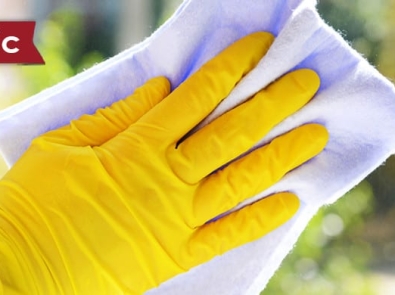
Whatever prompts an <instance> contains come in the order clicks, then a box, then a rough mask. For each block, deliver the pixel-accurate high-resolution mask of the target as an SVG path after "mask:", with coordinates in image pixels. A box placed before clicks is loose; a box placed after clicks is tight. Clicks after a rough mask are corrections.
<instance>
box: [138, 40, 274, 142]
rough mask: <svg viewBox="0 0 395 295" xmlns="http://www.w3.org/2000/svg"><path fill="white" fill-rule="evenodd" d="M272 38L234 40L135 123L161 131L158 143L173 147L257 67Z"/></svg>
mask: <svg viewBox="0 0 395 295" xmlns="http://www.w3.org/2000/svg"><path fill="white" fill-rule="evenodd" d="M273 38H274V37H273V36H272V35H271V34H270V33H265V32H257V33H253V34H250V35H248V36H246V37H244V38H242V39H240V40H238V41H236V42H235V43H233V44H232V45H230V46H229V47H227V48H226V49H225V50H224V51H222V52H221V53H219V54H218V55H217V56H216V57H214V58H213V59H211V60H210V61H208V62H207V63H206V64H204V65H203V66H202V67H201V68H200V69H199V70H198V71H197V72H196V73H194V74H192V75H191V77H189V78H188V79H187V80H185V81H184V82H183V83H182V84H181V85H180V86H178V87H177V88H176V89H175V90H174V91H173V92H172V93H171V94H170V95H169V97H167V98H166V100H164V101H163V102H161V103H160V104H159V105H158V106H157V107H155V108H154V109H153V110H152V111H151V112H149V113H147V114H146V115H145V116H144V118H142V119H141V120H140V121H139V122H137V124H139V123H141V124H140V125H141V126H158V127H160V129H161V130H163V132H162V133H163V139H160V141H167V142H169V143H174V144H175V143H176V142H177V141H178V140H180V139H181V138H182V137H183V136H184V135H185V134H186V133H187V132H188V131H190V130H191V129H192V128H193V127H194V126H195V125H197V124H198V123H199V122H200V121H201V120H203V119H204V118H205V117H206V116H207V115H208V114H209V113H210V112H211V111H212V110H213V109H214V108H215V107H216V106H217V105H218V104H219V103H220V102H221V101H222V100H223V99H224V98H225V97H226V96H227V95H228V94H229V93H230V91H231V90H232V89H233V88H234V86H235V85H236V84H237V83H238V81H239V80H240V79H241V78H242V77H243V76H244V75H246V74H247V73H248V72H249V71H250V70H252V69H253V68H254V67H255V66H256V65H257V63H258V62H259V60H260V59H261V58H262V57H263V56H264V54H265V53H266V52H267V50H268V49H269V47H270V45H271V43H272V42H273Z"/></svg>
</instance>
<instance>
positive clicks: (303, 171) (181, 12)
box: [0, 0, 395, 295]
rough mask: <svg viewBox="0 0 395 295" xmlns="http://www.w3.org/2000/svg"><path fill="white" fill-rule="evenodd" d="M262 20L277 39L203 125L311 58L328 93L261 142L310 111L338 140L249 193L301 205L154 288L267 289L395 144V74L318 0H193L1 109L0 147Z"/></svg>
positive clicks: (8, 152)
mask: <svg viewBox="0 0 395 295" xmlns="http://www.w3.org/2000/svg"><path fill="white" fill-rule="evenodd" d="M254 31H269V32H271V33H273V34H274V35H275V36H276V40H275V42H274V44H273V45H272V47H271V48H270V50H269V52H268V54H267V55H266V56H265V57H264V58H263V59H262V60H261V62H260V63H259V65H258V66H257V67H256V68H255V69H254V70H253V71H252V72H251V73H249V74H248V75H247V76H246V77H245V78H244V79H243V80H242V81H241V82H240V83H239V84H238V85H237V87H236V88H235V89H234V91H233V92H232V93H231V94H230V96H229V97H228V98H226V99H225V100H224V102H223V103H221V104H220V105H219V107H218V108H217V109H216V110H215V111H214V112H213V113H212V114H211V115H210V116H209V117H208V118H207V119H206V120H205V121H204V122H202V124H201V125H200V126H199V127H201V126H203V125H205V124H207V123H208V122H210V121H211V120H212V119H214V118H216V117H217V116H219V115H220V114H222V113H223V112H225V111H226V110H228V109H230V108H232V107H234V106H235V105H237V104H239V103H241V102H242V101H244V100H246V99H248V98H249V97H250V96H251V95H252V94H253V93H255V92H256V91H257V90H259V89H262V88H263V87H265V86H267V85H268V84H270V83H271V82H272V81H274V80H275V79H277V78H278V77H280V76H282V75H283V74H285V73H286V72H288V71H291V70H293V69H297V68H304V67H306V68H311V69H314V70H315V71H317V72H318V74H319V75H320V77H321V81H322V83H321V87H320V90H319V92H318V94H317V95H316V97H315V98H314V99H313V100H312V101H311V102H310V103H309V104H308V105H307V106H306V107H304V108H303V109H302V110H300V111H299V112H297V113H296V114H295V115H293V116H291V117H289V118H287V119H286V120H285V121H283V122H282V123H281V124H279V125H278V126H276V128H275V129H274V130H273V131H272V132H271V133H270V134H269V135H268V136H266V137H265V138H263V139H262V140H261V142H260V143H259V145H261V144H263V143H265V142H268V141H270V140H271V139H272V138H274V137H276V136H278V135H280V134H282V133H284V132H287V131H289V130H290V129H293V128H295V127H297V126H300V125H303V124H306V123H311V122H317V123H320V124H323V125H325V126H326V127H327V129H328V130H329V133H330V137H331V138H330V141H329V143H328V146H327V147H326V149H325V150H324V152H323V153H321V154H320V155H319V156H318V157H316V158H314V159H313V160H311V161H309V162H308V163H307V164H305V165H303V166H301V167H300V168H298V169H295V170H294V171H292V172H291V173H289V174H288V175H286V177H285V178H284V179H283V180H281V181H280V182H279V183H277V184H276V185H274V186H273V187H271V188H269V189H268V190H266V191H264V192H262V193H260V194H258V195H257V196H254V197H252V198H251V199H250V200H248V201H247V202H245V203H243V204H240V206H243V205H245V204H247V203H249V202H253V201H254V200H256V199H259V198H262V197H264V196H267V195H270V194H272V193H274V192H279V191H292V192H294V193H296V194H297V195H298V196H299V197H300V198H301V202H302V205H301V208H300V210H299V211H298V213H297V215H296V216H295V217H294V218H293V219H292V220H291V221H290V222H288V223H287V224H285V225H284V226H282V227H281V228H279V229H277V230H275V231H274V232H272V233H270V234H269V235H267V236H265V237H263V238H262V239H260V240H258V241H256V242H253V243H250V244H248V245H245V246H242V247H239V248H237V249H234V250H232V251H230V252H228V253H226V254H224V255H222V256H219V257H216V258H214V259H213V260H211V261H209V262H208V263H206V264H203V265H200V266H197V267H195V268H194V269H192V270H190V271H189V272H187V273H185V274H182V275H179V276H177V277H175V278H173V279H171V280H169V281H167V282H165V283H163V284H162V285H161V286H159V287H158V288H156V289H152V290H150V291H148V292H147V294H149V295H159V294H160V295H163V294H165V295H167V294H168V295H177V294H180V295H181V294H228V295H231V294H234V295H239V294H259V292H260V291H261V290H262V289H263V288H264V286H265V285H266V284H267V282H268V280H269V279H270V277H271V276H272V275H273V273H274V272H275V270H276V269H277V268H278V266H279V265H280V263H281V261H282V260H283V258H284V257H285V256H286V255H287V253H288V252H289V251H290V250H291V248H292V246H293V245H294V243H295V242H296V240H297V238H298V236H299V235H300V234H301V232H302V231H303V229H304V228H305V227H306V225H307V223H308V222H309V220H310V219H311V217H312V216H313V215H314V214H315V213H316V212H317V210H318V209H319V208H320V206H322V205H324V204H327V203H331V202H334V201H335V200H337V199H338V198H339V197H341V196H342V195H343V194H344V193H346V192H347V191H348V190H350V189H351V188H352V187H353V186H355V185H356V184H357V183H358V182H360V181H361V180H362V179H364V178H365V177H366V176H367V175H368V174H369V173H370V172H371V171H373V170H374V169H375V168H376V167H377V166H379V165H380V164H381V163H382V162H383V161H385V159H386V158H388V157H389V156H390V155H391V154H392V153H393V152H394V150H395V136H393V135H392V134H393V132H394V130H395V89H394V86H393V85H392V84H391V83H390V82H389V81H387V80H386V79H385V78H384V77H383V76H382V75H381V74H380V73H379V72H378V71H377V70H376V69H374V68H373V67H372V66H371V65H369V64H368V62H367V61H366V60H364V59H363V58H362V57H361V56H360V55H359V54H358V53H357V52H355V51H354V50H353V49H352V48H350V47H349V45H348V44H347V42H345V41H344V40H343V39H342V37H341V36H340V35H339V34H338V33H336V32H335V31H334V30H333V29H332V28H330V27H329V26H328V25H326V24H325V22H324V21H323V20H322V19H321V18H320V16H319V15H318V13H317V12H316V9H315V1H303V0H226V1H224V0H186V1H184V2H183V4H182V5H181V6H180V7H179V9H178V10H177V11H176V12H175V14H174V15H173V16H172V17H171V18H170V19H169V20H168V21H167V22H166V23H165V24H164V25H163V26H162V27H160V28H159V29H158V30H157V31H156V32H155V33H154V34H153V35H152V36H151V37H149V38H147V39H146V40H144V41H143V42H141V43H140V44H137V45H136V46H134V47H132V48H131V49H129V50H126V51H125V52H122V53H120V54H119V55H117V56H115V57H113V58H111V59H109V60H107V61H105V62H103V63H101V64H99V65H97V66H95V67H93V68H91V69H89V70H87V71H86V72H83V73H81V74H79V75H77V76H75V77H73V78H71V79H69V80H67V81H65V82H62V83H60V84H58V85H56V86H54V87H52V88H49V89H47V90H45V91H43V92H42V93H39V94H38V95H35V96H33V97H31V98H30V99H28V100H26V101H24V102H22V103H20V104H17V105H15V106H13V107H11V108H9V109H6V110H4V111H2V112H1V113H0V152H1V153H2V155H3V156H4V158H5V159H6V161H7V163H8V164H9V165H12V164H13V163H14V162H15V161H16V160H17V159H18V158H19V157H20V155H21V154H22V153H23V152H24V150H25V149H26V148H27V146H28V145H29V142H30V141H31V140H32V139H33V138H34V137H36V136H38V135H40V134H42V133H43V132H45V131H47V130H51V129H54V128H57V127H59V126H62V125H64V124H67V123H68V122H69V121H70V120H71V119H73V118H77V117H79V116H80V115H82V114H84V113H93V112H94V111H95V110H96V109H97V108H99V107H103V106H106V105H109V104H110V103H111V102H113V101H116V100H118V99H121V98H123V97H125V96H126V95H128V94H129V93H131V92H132V91H133V90H134V89H135V88H136V87H138V86H140V85H141V84H143V83H144V81H146V80H147V79H149V78H151V77H154V76H158V75H164V76H166V77H168V78H169V79H170V81H171V82H172V86H173V87H176V86H177V85H178V84H179V83H181V82H182V81H183V80H184V79H185V78H186V77H188V76H189V75H190V74H191V73H193V72H194V71H196V70H197V69H198V68H199V67H200V66H201V65H202V64H203V63H204V62H205V61H207V60H208V59H210V58H211V57H213V56H214V55H215V54H217V53H218V52H219V51H220V50H222V49H223V48H225V47H226V46H227V45H229V44H230V43H232V42H233V41H235V40H236V39H238V38H240V37H242V36H244V35H246V34H248V33H250V32H254ZM264 115H265V114H262V116H264ZM199 127H198V128H199ZM323 188H324V189H323Z"/></svg>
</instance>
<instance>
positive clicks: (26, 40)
mask: <svg viewBox="0 0 395 295" xmlns="http://www.w3.org/2000/svg"><path fill="white" fill-rule="evenodd" d="M35 26H36V22H34V21H0V63H15V64H45V62H44V59H43V58H42V57H41V55H40V53H39V52H38V50H37V48H36V47H35V46H34V44H33V36H34V28H35Z"/></svg>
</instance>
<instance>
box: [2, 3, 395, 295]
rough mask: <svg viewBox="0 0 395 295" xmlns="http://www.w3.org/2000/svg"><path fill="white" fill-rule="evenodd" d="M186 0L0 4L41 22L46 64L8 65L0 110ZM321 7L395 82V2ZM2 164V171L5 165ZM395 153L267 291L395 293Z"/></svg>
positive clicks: (140, 34)
mask: <svg viewBox="0 0 395 295" xmlns="http://www.w3.org/2000/svg"><path fill="white" fill-rule="evenodd" d="M181 2H182V1H181V0H118V1H110V0H68V1H61V0H29V1H28V0H13V1H9V0H0V19H1V20H18V19H19V20H26V19H29V20H36V21H37V28H36V36H35V37H36V40H35V43H36V45H37V47H38V48H39V51H40V52H41V54H42V55H43V57H44V59H45V61H46V65H45V66H16V65H0V109H3V108H6V107H7V106H10V105H12V104H15V103H17V102H18V101H21V100H23V99H25V98H27V97H29V96H31V95H33V94H35V93H37V92H39V91H41V90H42V89H45V88H47V87H49V86H51V85H54V84H56V83H58V82H60V81H62V80H64V79H66V78H68V77H71V76H73V75H75V74H76V73H78V72H81V71H83V70H85V69H87V68H89V67H91V66H92V65H94V64H95V63H98V62H100V61H102V60H104V59H106V58H108V57H111V56H113V55H114V54H116V53H118V52H120V51H122V50H124V49H126V48H128V47H130V46H131V45H133V44H134V43H137V42H139V41H141V40H143V39H144V38H145V37H147V36H149V35H150V34H151V32H152V31H154V30H155V29H156V28H157V27H158V26H159V25H160V24H162V23H163V22H164V21H165V20H166V19H167V18H168V17H169V16H170V15H171V14H172V13H173V12H174V10H175V9H176V7H177V6H178V5H179V4H180V3H181ZM318 11H319V13H320V14H321V15H322V17H323V19H325V20H326V21H327V22H328V23H329V24H330V25H332V26H333V27H334V28H335V29H336V30H338V31H339V32H340V33H341V35H342V36H343V37H344V38H345V39H346V40H348V41H349V43H350V45H351V46H353V47H354V48H355V49H357V50H358V51H359V52H360V53H361V54H362V55H364V56H365V57H366V58H367V59H368V60H369V61H370V62H371V64H373V65H375V66H376V67H377V69H378V70H379V71H380V72H381V73H382V74H383V75H385V76H386V77H388V79H390V80H392V81H394V80H395V54H394V48H395V0H373V1H372V0H347V1H343V0H321V1H319V3H318ZM1 161H2V160H0V176H1V175H3V174H4V173H5V172H6V166H5V164H4V163H3V162H1ZM394 179H395V158H394V157H392V158H390V159H389V160H388V161H387V162H386V163H385V164H383V165H382V166H381V167H380V168H379V169H377V170H376V171H375V172H374V173H372V174H371V175H370V176H369V177H368V178H367V179H366V180H365V181H363V182H362V183H361V184H360V185H358V186H357V187H355V188H354V189H353V190H352V191H350V192H349V193H348V194H347V195H345V196H344V197H343V198H342V199H340V200H339V201H338V202H337V203H335V204H333V205H331V206H327V207H325V208H323V209H321V210H320V211H319V213H318V214H317V216H316V217H315V218H314V219H313V220H312V221H311V223H310V224H309V226H308V228H307V229H306V230H305V232H304V233H303V235H302V236H301V237H300V239H299V241H298V243H297V245H296V246H295V248H294V250H293V251H292V253H290V254H289V255H288V257H287V258H286V259H285V260H284V262H283V264H282V266H281V268H280V269H279V270H278V271H277V273H276V274H275V276H274V277H273V278H272V280H271V281H270V283H269V285H268V286H267V287H266V289H265V290H264V291H263V292H262V294H261V295H269V294H271V295H272V294H275V295H281V294H291V295H293V294H296V295H298V294H300V295H302V294H303V295H310V294H320V295H355V294H358V295H373V294H377V295H383V294H385V295H391V294H395V228H394V225H395V181H394Z"/></svg>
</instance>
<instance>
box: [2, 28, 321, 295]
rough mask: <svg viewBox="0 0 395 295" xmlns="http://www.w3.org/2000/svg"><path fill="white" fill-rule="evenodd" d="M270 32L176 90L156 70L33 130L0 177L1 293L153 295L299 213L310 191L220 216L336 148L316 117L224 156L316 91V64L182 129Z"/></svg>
mask: <svg viewBox="0 0 395 295" xmlns="http://www.w3.org/2000/svg"><path fill="white" fill-rule="evenodd" d="M272 40H273V37H272V36H271V35H270V34H267V33H254V34H252V35H249V36H247V37H245V38H243V39H241V40H240V41H238V42H236V43H234V44H233V45H231V46H230V47H229V48H227V49H226V50H224V51H223V52H222V53H220V54H219V55H218V56H217V57H215V58H214V59H213V60H211V61H209V62H208V63H207V64H205V65H204V66H203V67H202V68H201V69H200V70H199V71H198V72H196V73H195V74H193V75H192V76H191V77H190V78H189V79H187V80H186V81H185V82H184V83H183V84H181V85H180V86H179V87H178V88H177V89H175V90H174V91H173V92H172V93H170V85H169V82H168V81H167V80H166V79H165V78H163V77H159V78H155V79H152V80H150V81H148V82H147V83H146V84H145V85H144V86H142V87H141V88H139V89H138V90H136V92H135V93H134V94H133V95H132V96H130V97H128V98H126V99H125V100H123V101H119V102H117V103H115V104H113V105H112V106H111V107H109V108H106V109H102V110H99V111H97V113H96V114H94V115H91V116H88V115H86V116H83V117H82V118H80V119H79V120H76V121H73V122H71V124H70V125H69V126H66V127H63V128H61V129H58V130H55V131H51V132H49V133H47V134H45V135H43V136H41V137H39V138H37V139H35V140H34V141H33V143H32V145H31V146H30V148H29V149H28V151H27V152H26V153H25V154H24V155H23V156H22V158H21V159H20V160H19V161H18V162H17V163H16V164H15V165H14V167H13V168H12V169H11V170H10V171H9V173H7V174H6V176H5V177H4V178H3V179H2V181H1V182H0V261H1V265H0V280H1V282H2V288H3V292H4V293H5V294H28V295H33V294H79V295H81V294H95V295H98V294H142V293H144V292H145V291H146V290H149V289H151V288H153V287H156V286H158V285H159V284H160V283H161V282H164V281H165V280H167V279H169V278H171V277H173V276H175V275H177V274H179V273H182V272H185V271H187V270H188V269H190V268H192V267H193V266H196V265H198V264H201V263H204V262H206V261H208V260H209V259H211V258H213V257H214V256H216V255H220V254H221V253H224V252H225V251H228V250H230V249H232V248H234V247H237V246H239V245H242V244H245V243H248V242H250V241H253V240H256V239H258V238H259V237H261V236H263V235H265V234H266V233H267V232H269V231H271V230H273V229H275V228H277V227H278V226H280V225H281V224H283V223H284V222H286V221H287V220H288V219H289V218H291V217H292V215H293V214H294V213H295V212H296V211H297V209H298V205H299V201H298V198H297V197H296V196H294V195H293V194H291V193H286V192H285V193H279V194H277V195H274V196H272V197H268V198H265V199H263V200H261V201H259V202H256V203H254V204H252V205H249V206H247V207H245V208H243V209H241V210H238V211H236V212H233V213H230V214H228V215H226V216H225V217H222V218H219V219H218V220H216V221H212V222H208V221H210V220H212V219H213V218H215V217H217V216H219V215H220V214H223V213H224V212H227V211H228V210H230V209H232V208H233V207H235V206H236V205H237V204H238V203H240V202H241V201H243V200H245V199H247V198H249V197H251V196H254V195H255V194H257V193H259V192H261V191H262V190H264V189H265V188H267V187H269V186H270V185H272V184H274V183H275V182H277V181H278V180H279V179H281V177H282V176H283V175H284V174H286V173H287V172H288V171H290V170H292V169H294V168H295V167H297V166H299V165H301V164H302V163H304V162H305V161H307V160H309V159H310V158H312V157H314V156H315V155H317V154H318V153H319V152H320V151H321V150H322V149H323V148H324V146H325V144H326V142H327V140H328V134H327V132H326V129H325V128H324V127H322V126H320V125H316V124H311V125H305V126H302V127H300V128H297V129H295V130H293V131H291V132H289V133H287V134H285V135H283V136H281V137H279V138H277V139H275V140H273V141H272V142H271V143H270V144H268V145H267V146H265V147H263V148H259V149H256V150H255V151H253V152H251V153H250V154H248V155H246V156H244V157H242V158H240V159H238V160H236V161H233V162H232V163H231V164H229V165H227V166H225V167H224V165H225V164H227V163H229V162H230V161H232V160H233V159H235V158H237V157H238V156H240V155H241V154H243V153H245V152H246V151H247V150H249V149H250V148H251V147H252V146H253V145H254V144H256V142H257V141H258V140H259V139H261V138H262V137H263V136H264V135H265V134H266V133H267V132H269V131H270V129H271V128H272V127H273V126H275V125H276V124H277V123H279V122H280V121H282V120H283V119H284V118H286V117H287V116H289V115H290V114H292V113H293V112H295V111H297V110H298V109H300V108H301V107H302V106H303V105H304V104H306V103H307V102H308V101H309V100H310V99H311V98H312V97H313V96H314V94H315V92H316V90H317V89H318V87H319V78H318V76H317V75H316V74H315V73H314V72H312V71H310V70H299V71H296V72H293V73H290V74H288V75H286V76H284V77H282V78H281V79H279V80H278V81H277V82H275V83H273V84H272V85H270V86H269V87H267V88H266V89H264V90H262V91H261V92H259V93H258V94H256V95H255V96H254V97H253V98H251V99H250V100H249V101H247V102H245V103H244V104H242V105H241V106H239V107H237V108H235V109H233V110H231V111H229V112H227V113H226V114H224V115H222V116H221V117H220V118H218V119H217V120H215V121H213V122H212V123H211V124H209V125H208V126H206V127H204V128H203V129H201V130H200V131H198V132H197V133H195V134H193V135H191V136H189V137H187V138H184V136H185V134H187V133H188V131H190V130H191V129H192V128H193V127H194V126H196V125H197V124H198V123H199V122H200V121H201V120H202V119H203V118H204V117H206V116H207V115H208V114H209V113H210V112H211V111H212V110H213V109H214V108H215V107H216V106H217V105H218V103H219V102H220V101H221V100H222V99H223V98H224V97H226V96H227V95H228V93H229V92H230V91H231V90H232V88H234V86H235V85H236V83H237V82H238V81H239V80H240V79H241V78H242V77H243V76H244V75H245V74H246V73H248V71H250V70H251V69H252V68H253V67H254V66H255V65H256V64H257V63H258V61H259V60H260V59H261V58H262V56H263V55H264V54H265V52H266V51H267V49H268V48H269V46H270V44H271V42H272ZM180 139H183V140H182V141H180ZM220 167H224V168H222V169H220V170H218V171H217V169H218V168H220ZM215 171H216V172H215ZM0 290H1V289H0ZM11 290H12V291H11ZM13 292H14V293H13ZM0 294H1V291H0Z"/></svg>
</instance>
